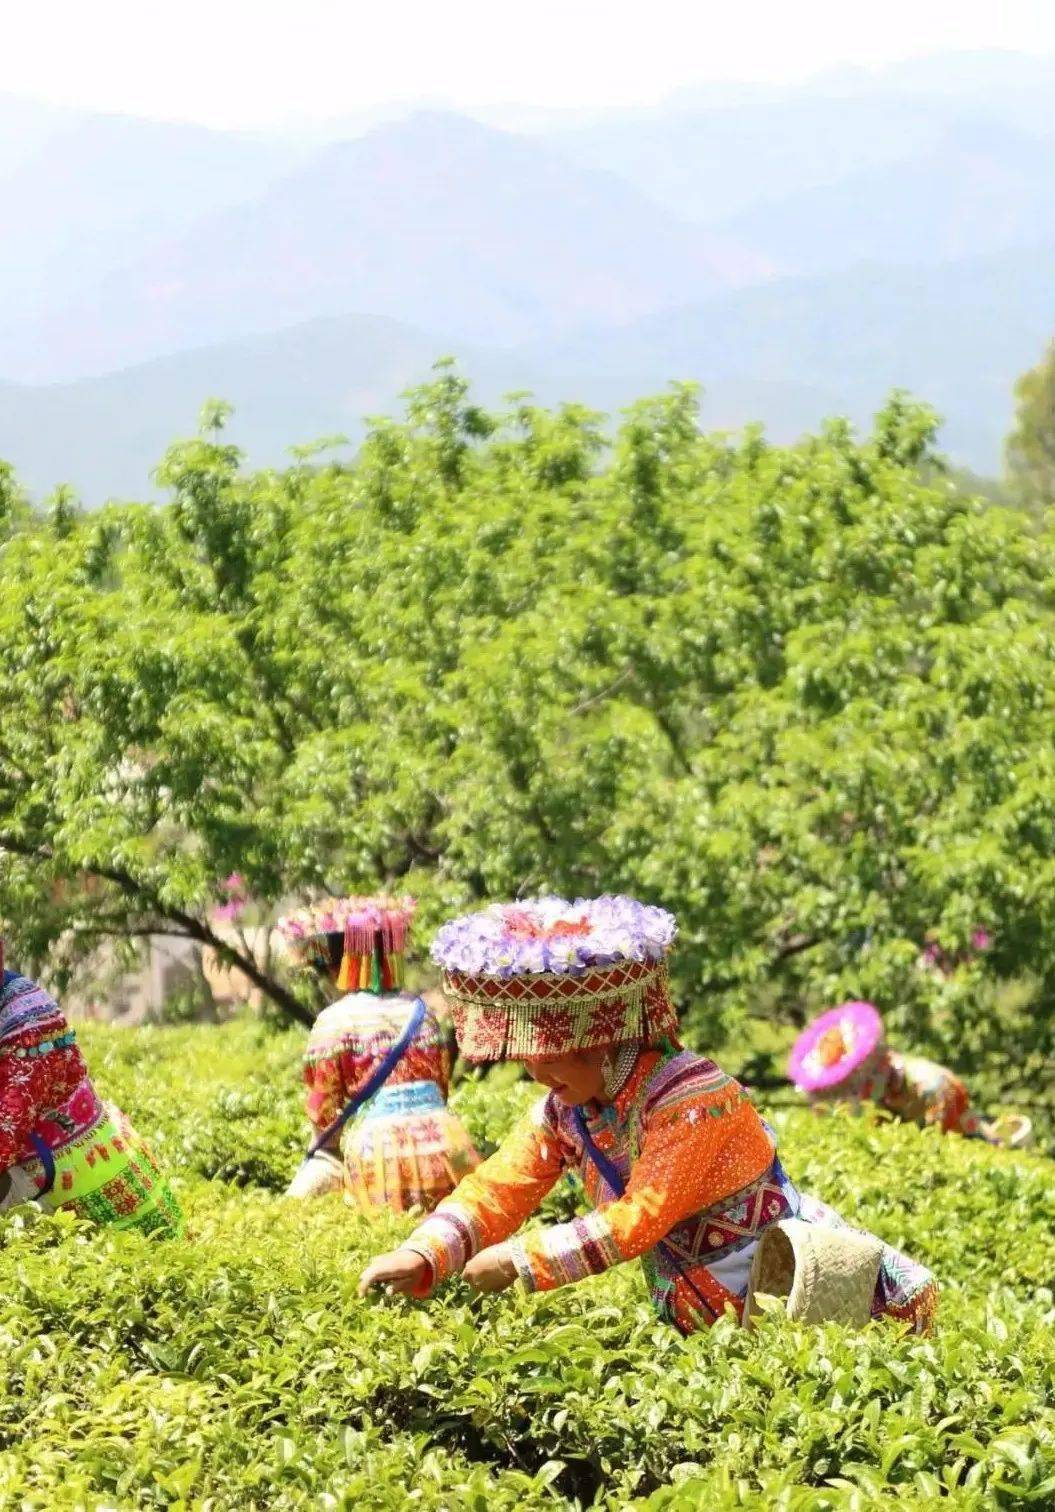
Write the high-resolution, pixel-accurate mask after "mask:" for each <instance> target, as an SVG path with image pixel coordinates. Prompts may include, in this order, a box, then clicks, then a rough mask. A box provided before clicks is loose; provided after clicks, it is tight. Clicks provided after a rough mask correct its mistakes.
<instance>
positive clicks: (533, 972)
mask: <svg viewBox="0 0 1055 1512" xmlns="http://www.w3.org/2000/svg"><path fill="white" fill-rule="evenodd" d="M674 933H675V924H674V919H673V917H672V916H671V915H670V914H669V913H666V912H665V911H664V910H662V909H659V908H654V907H649V906H647V905H644V904H641V903H638V902H635V901H634V900H633V899H630V898H618V897H616V898H612V897H605V898H598V899H594V900H592V901H579V902H576V903H569V902H566V901H565V900H563V899H560V898H542V899H538V900H535V901H533V902H529V903H518V904H510V905H496V906H494V907H491V908H489V909H486V910H484V911H483V912H481V913H478V914H473V915H470V916H468V917H466V918H462V919H457V920H455V921H453V922H452V923H450V924H448V925H446V926H445V927H444V928H443V929H442V930H441V931H440V933H439V935H438V936H437V939H436V941H435V943H434V946H433V956H434V959H435V960H436V961H437V963H438V964H439V965H440V966H442V968H443V970H444V986H445V990H446V992H447V994H448V996H449V997H450V999H451V1001H452V1003H453V1009H454V1018H455V1024H456V1027H457V1031H458V1042H459V1045H460V1048H461V1050H462V1053H463V1054H464V1055H465V1056H467V1058H468V1059H470V1060H474V1061H481V1062H486V1061H498V1060H505V1059H512V1060H518V1061H521V1062H522V1063H523V1064H524V1065H525V1066H526V1067H527V1069H528V1071H529V1072H530V1074H531V1075H532V1076H533V1077H534V1078H535V1080H536V1081H538V1082H540V1083H541V1084H542V1085H543V1086H544V1087H545V1088H547V1091H546V1093H545V1095H544V1096H542V1097H541V1098H540V1099H539V1101H538V1102H537V1104H536V1105H535V1107H534V1108H533V1109H532V1110H531V1112H530V1113H529V1114H528V1115H527V1116H526V1117H524V1118H523V1119H522V1120H521V1121H520V1122H519V1123H518V1124H517V1125H515V1127H514V1128H513V1130H512V1132H511V1133H510V1134H509V1135H508V1136H507V1138H506V1139H505V1140H504V1142H503V1143H502V1145H501V1146H500V1147H499V1149H498V1150H497V1152H496V1153H495V1154H494V1155H492V1156H491V1158H490V1159H489V1160H486V1161H485V1162H484V1163H483V1164H482V1165H481V1166H480V1168H479V1170H477V1171H476V1172H474V1173H473V1174H472V1175H470V1176H468V1177H466V1179H465V1180H464V1181H463V1182H462V1183H461V1185H460V1186H459V1187H458V1190H457V1191H456V1192H455V1193H454V1194H453V1196H451V1197H449V1198H447V1199H446V1200H445V1201H444V1202H442V1203H441V1204H440V1205H439V1207H438V1208H437V1210H436V1212H435V1213H433V1214H432V1215H431V1216H430V1217H429V1218H427V1219H426V1220H425V1222H424V1223H422V1224H421V1225H419V1227H418V1228H416V1229H415V1230H414V1232H413V1233H412V1234H411V1235H410V1236H409V1238H408V1239H407V1240H406V1241H405V1242H404V1243H403V1244H402V1245H401V1246H400V1247H399V1249H397V1250H395V1251H393V1252H391V1253H390V1254H387V1255H382V1256H380V1257H379V1258H377V1259H376V1260H374V1261H373V1262H372V1263H371V1265H370V1266H369V1267H368V1268H367V1270H366V1271H365V1272H364V1274H363V1278H362V1281H361V1283H360V1287H361V1290H362V1291H364V1292H365V1291H367V1290H369V1289H370V1287H372V1286H377V1285H387V1286H389V1287H391V1288H392V1289H395V1290H399V1291H406V1292H409V1293H411V1294H413V1295H415V1296H419V1297H422V1296H426V1295H428V1294H429V1293H430V1292H431V1290H432V1289H433V1287H435V1286H436V1285H438V1284H439V1283H441V1282H443V1281H444V1280H446V1279H447V1277H448V1276H451V1275H453V1274H455V1273H456V1272H459V1271H461V1272H463V1273H464V1274H465V1276H466V1278H467V1280H469V1281H470V1282H471V1283H472V1284H473V1285H474V1286H475V1287H477V1288H478V1289H479V1290H481V1291H499V1290H501V1289H503V1288H504V1287H507V1286H510V1285H512V1284H513V1283H514V1282H519V1283H520V1284H521V1285H522V1286H523V1287H524V1288H525V1289H527V1290H528V1291H550V1290H553V1289H555V1288H558V1287H561V1286H566V1285H568V1284H570V1283H574V1282H577V1281H580V1280H582V1279H583V1278H584V1277H586V1276H592V1275H597V1274H599V1273H600V1272H602V1271H605V1270H607V1269H609V1268H610V1267H611V1266H614V1265H621V1264H623V1263H625V1262H626V1261H629V1260H633V1259H640V1260H641V1261H642V1263H643V1265H644V1268H645V1273H646V1276H647V1278H648V1283H649V1287H650V1291H651V1295H652V1300H653V1302H654V1305H655V1307H656V1308H657V1310H658V1312H659V1313H660V1315H661V1316H662V1317H663V1318H666V1319H667V1320H669V1321H670V1322H672V1323H674V1324H675V1325H676V1326H677V1327H679V1328H680V1329H682V1330H683V1331H685V1332H690V1331H692V1330H694V1329H696V1328H699V1327H700V1326H702V1325H708V1324H710V1323H712V1322H713V1321H714V1320H715V1319H716V1318H717V1317H719V1316H720V1315H721V1314H722V1313H723V1312H724V1311H725V1309H727V1308H732V1309H733V1310H734V1311H735V1312H736V1313H737V1315H738V1316H739V1317H741V1318H742V1319H745V1320H746V1316H747V1314H748V1313H749V1311H750V1300H749V1292H750V1283H751V1273H752V1266H753V1262H754V1261H755V1259H756V1255H757V1254H758V1253H759V1251H760V1245H761V1243H762V1241H763V1240H764V1238H765V1236H766V1235H767V1232H768V1231H769V1230H771V1229H774V1228H775V1227H776V1226H781V1230H782V1232H787V1233H790V1234H793V1235H794V1241H795V1244H796V1245H799V1244H801V1242H802V1241H803V1239H805V1241H806V1242H807V1243H808V1242H809V1240H810V1236H811V1233H812V1234H814V1235H815V1236H818V1237H823V1239H824V1240H825V1242H827V1241H828V1240H830V1239H833V1237H834V1241H835V1243H836V1245H838V1244H839V1243H840V1242H842V1241H841V1240H840V1238H839V1236H840V1235H842V1236H844V1238H845V1246H844V1247H845V1248H846V1250H847V1251H848V1252H850V1251H852V1263H853V1264H854V1265H857V1266H858V1267H859V1269H861V1270H862V1273H863V1276H864V1281H865V1283H866V1287H865V1291H864V1298H865V1301H864V1318H867V1317H868V1316H869V1315H870V1316H873V1317H888V1318H893V1319H897V1320H898V1321H900V1322H902V1323H904V1324H906V1325H908V1327H910V1328H912V1329H915V1330H920V1331H922V1330H924V1329H926V1328H927V1327H928V1326H929V1325H930V1322H931V1319H932V1318H933V1316H934V1312H935V1307H936V1300H937V1288H936V1286H935V1282H934V1279H933V1277H932V1276H931V1274H930V1273H929V1272H928V1271H927V1270H925V1269H924V1268H923V1267H922V1266H921V1265H918V1264H916V1263H915V1262H914V1261H912V1260H910V1259H908V1257H907V1256H905V1255H902V1254H900V1253H898V1251H896V1250H894V1249H892V1248H891V1247H890V1246H888V1245H885V1244H882V1243H880V1242H879V1241H878V1240H874V1239H871V1238H870V1236H865V1235H863V1234H861V1233H860V1231H857V1230H850V1229H849V1228H848V1226H847V1225H845V1224H844V1222H843V1220H842V1219H841V1218H840V1217H839V1216H838V1215H837V1214H836V1213H834V1212H833V1211H832V1209H831V1208H829V1207H828V1206H826V1204H824V1203H823V1202H819V1201H818V1200H817V1199H816V1198H813V1197H810V1196H808V1195H807V1194H806V1193H803V1192H800V1191H799V1189H798V1187H797V1186H796V1185H795V1182H794V1180H793V1178H792V1177H791V1176H789V1175H788V1173H787V1172H786V1171H785V1170H784V1168H783V1165H782V1164H781V1161H780V1159H779V1157H778V1154H777V1148H776V1138H775V1135H774V1133H773V1131H772V1130H771V1129H770V1128H769V1127H768V1125H767V1124H766V1123H764V1122H763V1120H762V1118H761V1117H760V1116H759V1114H758V1113H757V1111H756V1110H755V1108H754V1107H753V1106H752V1104H751V1102H750V1101H749V1100H748V1098H747V1095H746V1094H745V1092H744V1089H743V1088H742V1087H741V1086H739V1084H738V1083H737V1082H736V1081H734V1080H733V1078H732V1077H730V1076H727V1075H726V1074H725V1073H724V1072H723V1071H722V1070H721V1068H720V1067H719V1066H717V1065H715V1063H714V1062H713V1061H712V1060H709V1059H708V1058H707V1057H705V1056H702V1055H697V1054H695V1053H693V1052H692V1051H691V1050H685V1049H683V1048H682V1046H681V1045H680V1044H679V1043H678V1039H677V1022H676V1017H675V1013H674V1009H673V1007H672V1005H671V1002H670V998H669V996H668V992H667V980H666V964H665V958H666V956H667V952H668V950H669V948H670V945H671V943H672V941H673V938H674ZM566 1171H575V1172H577V1173H578V1174H579V1175H580V1177H581V1178H582V1182H583V1186H584V1187H585V1190H586V1194H587V1196H588V1198H589V1200H590V1202H591V1204H592V1207H593V1211H592V1212H590V1213H589V1214H588V1215H587V1216H585V1217H580V1218H575V1219H574V1220H573V1221H572V1222H570V1223H558V1224H548V1225H545V1226H542V1227H539V1228H534V1229H531V1230H529V1231H527V1232H524V1233H519V1232H518V1231H519V1230H520V1228H521V1225H522V1224H523V1222H524V1220H525V1219H527V1218H528V1217H529V1216H530V1215H531V1214H532V1213H533V1212H534V1211H535V1209H536V1208H537V1207H538V1205H539V1203H540V1202H541V1200H542V1198H543V1197H544V1196H545V1194H546V1193H547V1192H548V1191H549V1190H550V1188H551V1187H552V1186H553V1185H554V1183H555V1182H556V1181H557V1180H558V1179H559V1178H560V1176H561V1175H562V1173H564V1172H566ZM817 1253H820V1250H819V1249H818V1251H817ZM840 1263H841V1262H840ZM858 1279H859V1280H860V1279H861V1278H860V1276H859V1277H858ZM863 1320H864V1319H859V1320H858V1321H863Z"/></svg>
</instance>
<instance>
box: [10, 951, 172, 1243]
mask: <svg viewBox="0 0 1055 1512" xmlns="http://www.w3.org/2000/svg"><path fill="white" fill-rule="evenodd" d="M38 1140H39V1141H40V1142H41V1143H43V1144H44V1145H46V1146H47V1148H48V1150H49V1151H50V1153H51V1159H52V1161H53V1162H54V1167H55V1182H54V1186H53V1187H52V1189H51V1190H50V1191H49V1192H47V1193H46V1194H45V1188H46V1187H47V1172H46V1169H45V1165H44V1162H43V1160H42V1159H41V1157H40V1154H39V1150H38V1145H37V1143H36V1141H38ZM0 1173H2V1174H0V1205H5V1206H11V1205H13V1204H14V1203H15V1202H17V1201H19V1200H23V1201H24V1200H26V1198H27V1197H34V1196H41V1198H42V1201H43V1203H44V1206H45V1207H46V1208H48V1209H50V1210H52V1211H54V1210H56V1209H59V1208H66V1209H68V1210H70V1211H71V1212H74V1213H77V1214H78V1215H79V1216H80V1217H83V1218H89V1219H92V1220H93V1221H95V1222H97V1223H107V1224H111V1225H114V1226H116V1227H119V1228H135V1229H138V1230H140V1231H141V1232H145V1233H154V1234H159V1235H174V1234H178V1233H180V1232H182V1227H183V1218H182V1214H181V1213H180V1210H179V1206H178V1204H177V1202H176V1199H175V1197H174V1196H173V1194H172V1191H171V1189H170V1188H169V1186H168V1183H167V1182H166V1181H165V1179H164V1177H163V1176H162V1175H161V1173H160V1171H159V1170H158V1166H157V1163H156V1161H155V1160H154V1157H153V1155H152V1154H151V1152H150V1150H149V1149H148V1147H147V1146H146V1144H145V1143H144V1142H143V1141H142V1140H141V1139H140V1138H139V1136H138V1135H137V1134H136V1133H135V1130H134V1129H133V1128H132V1127H131V1125H130V1124H129V1123H128V1120H127V1119H126V1118H125V1116H124V1114H123V1113H121V1112H120V1111H119V1110H118V1109H116V1108H113V1107H111V1106H109V1105H108V1104H105V1103H103V1102H102V1101H101V1099H100V1098H99V1096H98V1094H97V1093H96V1091H95V1088H94V1087H93V1085H92V1083H91V1080H90V1078H89V1076H88V1071H87V1068H86V1066H85V1064H84V1060H83V1057H82V1056H81V1053H80V1050H79V1049H78V1048H77V1043H76V1036H75V1034H74V1031H73V1030H72V1029H70V1027H69V1025H68V1024H67V1023H66V1020H65V1019H64V1018H63V1016H62V1013H61V1011H60V1009H59V1007H58V1005H57V1004H56V1003H55V1002H54V1001H53V999H52V998H51V997H49V995H48V994H47V993H46V992H45V991H44V990H43V988H41V987H38V986H37V985H36V983H34V982H31V981H29V980H28V979H27V978H26V977H22V976H19V975H18V974H17V973H16V972H11V971H8V972H5V973H4V977H3V988H2V992H0Z"/></svg>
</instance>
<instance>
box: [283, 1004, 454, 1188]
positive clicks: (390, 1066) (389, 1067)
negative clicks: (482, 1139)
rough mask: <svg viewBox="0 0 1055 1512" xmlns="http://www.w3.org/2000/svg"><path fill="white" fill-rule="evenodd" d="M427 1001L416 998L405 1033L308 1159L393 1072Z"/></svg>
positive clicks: (308, 1157)
mask: <svg viewBox="0 0 1055 1512" xmlns="http://www.w3.org/2000/svg"><path fill="white" fill-rule="evenodd" d="M425 1012H426V1010H425V1003H424V1000H423V999H422V998H415V999H414V1006H413V1007H412V1008H411V1010H410V1017H409V1018H408V1019H407V1022H406V1024H405V1026H404V1028H403V1032H402V1034H401V1035H400V1036H399V1038H398V1039H397V1040H396V1041H395V1043H394V1044H393V1045H392V1046H391V1048H390V1049H389V1050H388V1052H387V1054H386V1055H385V1057H384V1059H383V1060H381V1061H379V1062H378V1064H377V1065H376V1066H375V1067H374V1069H373V1071H372V1072H371V1073H370V1075H369V1076H368V1077H367V1078H366V1081H364V1082H363V1084H362V1086H360V1087H359V1088H358V1090H357V1091H356V1093H355V1095H354V1096H353V1097H351V1098H350V1099H349V1101H348V1102H346V1103H345V1105H344V1107H343V1108H342V1109H341V1111H340V1114H339V1115H338V1116H337V1118H335V1119H334V1121H333V1123H332V1124H330V1127H329V1128H328V1129H323V1131H322V1133H321V1134H320V1135H319V1137H318V1138H317V1139H316V1140H315V1141H314V1142H313V1144H312V1145H311V1147H310V1148H309V1150H308V1153H307V1155H306V1156H305V1157H304V1158H305V1160H310V1159H311V1157H312V1156H313V1155H316V1154H317V1153H318V1152H319V1150H321V1149H322V1148H323V1146H324V1145H327V1144H329V1142H330V1140H331V1139H332V1138H333V1136H334V1135H335V1134H338V1133H340V1131H341V1129H343V1128H344V1126H345V1124H346V1123H347V1122H348V1120H349V1119H350V1118H353V1117H354V1116H355V1114H356V1113H358V1111H359V1109H360V1108H361V1107H362V1106H363V1104H364V1103H368V1102H369V1101H370V1099H371V1097H373V1095H374V1093H375V1092H379V1091H380V1090H381V1088H382V1087H383V1086H384V1084H385V1082H386V1081H387V1080H388V1078H389V1077H390V1076H391V1075H392V1072H393V1071H394V1070H395V1069H396V1066H397V1065H398V1064H399V1062H400V1061H401V1060H402V1059H403V1055H404V1053H405V1051H406V1050H407V1049H408V1048H409V1046H410V1043H411V1041H412V1040H413V1039H414V1038H415V1037H416V1035H417V1032H418V1030H419V1029H420V1028H421V1026H422V1024H423V1023H424V1021H425Z"/></svg>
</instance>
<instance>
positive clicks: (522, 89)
mask: <svg viewBox="0 0 1055 1512" xmlns="http://www.w3.org/2000/svg"><path fill="white" fill-rule="evenodd" d="M979 48H1005V49H1011V50H1016V51H1023V52H1032V53H1047V54H1052V53H1055V3H1053V0H796V3H789V0H717V3H715V0H532V3H529V4H524V3H519V4H514V3H511V0H504V3H503V0H380V3H378V0H0V90H5V91H9V92H11V93H15V94H21V95H31V96H35V97H37V98H41V99H47V100H52V101H61V102H63V103H67V104H76V105H82V106H89V107H93V108H96V109H106V110H114V111H127V112H131V113H136V114H143V115H155V116H165V117H175V118H182V119H186V120H197V121H202V122H207V123H209V124H212V125H219V126H238V125H262V124H265V123H268V122H280V121H283V120H289V119H292V118H296V117H307V118H312V117H317V118H322V117H327V116H334V115H345V114H350V113H353V112H355V111H356V110H360V109H364V108H370V107H373V106H377V105H380V104H384V103H392V102H404V101H411V100H417V99H422V98H432V99H444V100H447V101H449V102H450V103H452V104H454V105H460V106H485V105H492V104H511V103H530V104H533V105H545V106H566V105H583V106H596V105H608V104H632V103H648V102H651V101H654V100H657V99H660V98H661V97H662V96H663V95H665V94H667V93H669V92H670V91H672V90H675V89H678V88H680V87H682V86H684V85H686V84H691V83H695V82H700V81H711V80H739V79H745V80H746V79H759V80H772V81H778V80H792V79H798V78H803V77H805V76H807V75H809V74H810V73H813V72H815V71H816V70H819V69H824V68H828V67H831V66H832V65H835V64H839V63H862V64H879V63H883V62H888V61H892V60H894V59H899V58H903V57H908V56H917V55H920V54H925V53H933V52H949V51H960V50H971V49H979Z"/></svg>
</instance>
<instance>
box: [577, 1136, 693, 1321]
mask: <svg viewBox="0 0 1055 1512" xmlns="http://www.w3.org/2000/svg"><path fill="white" fill-rule="evenodd" d="M572 1118H573V1120H574V1123H575V1130H576V1133H577V1134H578V1135H579V1138H580V1139H581V1140H582V1147H583V1151H584V1153H585V1155H586V1157H587V1159H588V1160H590V1161H591V1162H592V1164H593V1167H594V1169H595V1170H596V1171H597V1172H598V1173H599V1174H600V1176H601V1177H602V1178H603V1179H604V1180H605V1181H606V1182H607V1183H608V1185H609V1186H610V1187H611V1189H612V1191H613V1192H614V1193H615V1195H616V1196H617V1197H622V1195H623V1193H624V1192H625V1191H626V1186H625V1184H624V1182H623V1178H622V1176H620V1174H619V1172H618V1171H617V1170H616V1168H615V1166H614V1164H613V1163H612V1161H610V1160H609V1159H608V1156H607V1155H606V1154H605V1153H604V1151H603V1150H602V1149H599V1148H598V1145H597V1143H596V1141H595V1139H594V1137H593V1135H592V1134H591V1133H590V1131H589V1129H588V1128H587V1126H586V1115H585V1113H584V1112H583V1111H582V1108H581V1106H580V1107H575V1108H573V1109H572ZM656 1248H657V1249H658V1250H659V1251H660V1252H661V1254H662V1255H663V1258H664V1259H665V1260H666V1261H667V1262H668V1263H669V1264H670V1265H672V1266H673V1267H674V1269H675V1270H676V1271H677V1273H678V1275H679V1276H680V1277H681V1279H682V1280H683V1281H684V1282H685V1285H686V1286H687V1287H688V1288H689V1290H690V1291H691V1292H692V1294H693V1296H694V1297H695V1298H696V1300H697V1302H698V1303H699V1304H700V1306H701V1307H702V1308H703V1309H704V1311H705V1312H706V1314H707V1316H708V1317H709V1318H710V1319H711V1321H712V1322H713V1321H714V1319H715V1318H717V1316H718V1314H717V1313H716V1312H715V1310H714V1308H713V1307H712V1306H711V1304H710V1303H709V1302H708V1301H707V1298H706V1297H705V1296H704V1295H703V1293H702V1292H701V1291H700V1289H699V1287H698V1286H697V1285H696V1283H695V1282H694V1281H693V1279H692V1277H691V1276H689V1275H686V1273H685V1268H684V1267H683V1265H682V1263H681V1261H680V1260H679V1259H678V1257H677V1255H676V1254H675V1253H674V1251H673V1250H672V1249H671V1247H670V1245H669V1244H667V1242H666V1241H665V1240H663V1239H661V1240H660V1241H659V1243H658V1244H657V1245H656Z"/></svg>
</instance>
